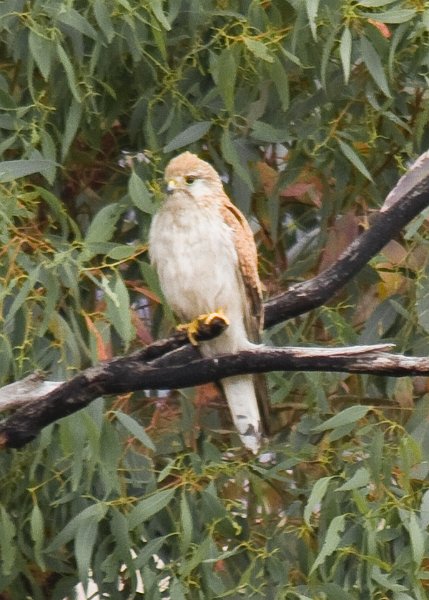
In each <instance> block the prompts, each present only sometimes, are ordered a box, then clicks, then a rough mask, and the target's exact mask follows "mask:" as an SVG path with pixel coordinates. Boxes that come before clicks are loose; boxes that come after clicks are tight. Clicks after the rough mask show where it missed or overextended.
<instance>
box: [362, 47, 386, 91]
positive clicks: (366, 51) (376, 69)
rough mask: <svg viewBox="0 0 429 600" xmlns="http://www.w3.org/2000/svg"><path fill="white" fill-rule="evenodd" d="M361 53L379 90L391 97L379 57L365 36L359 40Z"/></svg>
mask: <svg viewBox="0 0 429 600" xmlns="http://www.w3.org/2000/svg"><path fill="white" fill-rule="evenodd" d="M360 47H361V53H362V58H363V61H364V63H365V64H366V66H367V68H368V71H369V73H370V75H371V77H372V78H373V79H374V81H375V83H376V84H377V85H378V87H379V88H380V90H381V91H382V92H383V93H384V94H385V95H386V96H387V97H388V98H390V97H391V94H390V90H389V85H388V83H387V79H386V75H385V73H384V70H383V65H382V63H381V59H380V57H379V55H378V54H377V52H376V50H375V48H374V46H373V45H372V44H371V42H370V41H369V40H368V39H367V38H366V37H361V40H360Z"/></svg>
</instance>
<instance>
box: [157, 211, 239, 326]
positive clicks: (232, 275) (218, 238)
mask: <svg viewBox="0 0 429 600" xmlns="http://www.w3.org/2000/svg"><path fill="white" fill-rule="evenodd" d="M168 202H169V201H167V203H166V205H164V207H163V208H162V209H161V210H160V212H159V213H158V214H157V215H156V216H155V217H154V220H153V224H152V227H151V232H150V238H149V247H150V256H151V260H152V262H153V263H154V265H155V266H156V269H157V271H158V275H159V279H160V284H161V288H162V290H163V293H164V295H165V297H166V299H167V302H168V303H169V304H170V305H171V306H172V308H173V310H175V312H177V313H178V314H179V316H181V317H182V318H185V319H192V318H194V317H195V316H198V315H199V314H201V313H204V312H210V311H215V310H217V309H218V308H220V307H222V305H223V304H224V303H225V301H226V300H225V298H224V296H226V293H225V292H226V291H227V292H228V295H229V294H230V293H231V292H233V293H234V292H237V293H238V282H237V264H238V258H237V252H236V250H235V246H234V242H233V232H232V230H231V229H230V227H228V225H226V224H225V223H224V221H223V219H222V218H221V215H220V213H219V211H216V210H213V206H212V208H211V210H210V209H206V210H205V209H203V208H201V207H200V208H196V207H195V206H192V205H190V206H189V208H184V207H183V205H182V206H181V207H180V209H179V208H178V207H177V206H176V207H175V206H174V204H172V203H170V205H169V206H168Z"/></svg>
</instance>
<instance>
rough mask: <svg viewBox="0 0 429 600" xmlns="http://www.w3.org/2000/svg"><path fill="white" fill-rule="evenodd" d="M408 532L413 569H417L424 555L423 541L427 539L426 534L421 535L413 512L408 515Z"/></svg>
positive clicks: (420, 529)
mask: <svg viewBox="0 0 429 600" xmlns="http://www.w3.org/2000/svg"><path fill="white" fill-rule="evenodd" d="M408 531H409V533H410V541H411V550H412V553H413V559H414V563H415V569H419V568H420V565H421V564H422V560H423V557H424V555H425V540H426V539H427V534H426V535H424V534H423V531H422V528H421V525H420V523H419V522H418V521H417V517H416V515H415V513H414V512H412V513H410V521H409V524H408Z"/></svg>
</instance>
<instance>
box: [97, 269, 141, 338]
mask: <svg viewBox="0 0 429 600" xmlns="http://www.w3.org/2000/svg"><path fill="white" fill-rule="evenodd" d="M104 281H105V283H104V286H103V289H104V290H105V291H106V292H107V294H106V305H107V309H106V316H107V318H108V319H109V321H110V322H111V323H112V325H113V327H114V328H115V329H116V331H117V333H118V335H119V336H120V338H121V339H122V341H123V343H124V344H125V347H128V346H129V344H130V342H131V340H133V339H134V337H135V334H136V331H135V327H134V325H133V323H132V320H131V308H130V295H129V293H128V289H127V287H126V285H125V283H124V282H123V280H122V277H121V276H120V275H119V274H118V273H116V274H115V276H114V277H113V278H112V280H111V281H110V282H109V281H108V280H104Z"/></svg>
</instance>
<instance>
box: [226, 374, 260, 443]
mask: <svg viewBox="0 0 429 600" xmlns="http://www.w3.org/2000/svg"><path fill="white" fill-rule="evenodd" d="M221 383H222V387H223V390H224V393H225V396H226V399H227V402H228V406H229V410H230V411H231V416H232V420H233V422H234V425H235V427H236V429H237V431H238V434H239V436H240V439H241V441H242V442H243V444H244V446H246V448H248V449H249V450H251V451H252V452H253V453H254V454H256V453H257V452H258V450H259V448H260V446H261V431H262V423H261V418H260V414H259V408H258V402H257V399H256V393H255V384H254V381H253V377H252V376H251V375H237V376H235V377H228V378H227V379H222V382H221Z"/></svg>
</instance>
